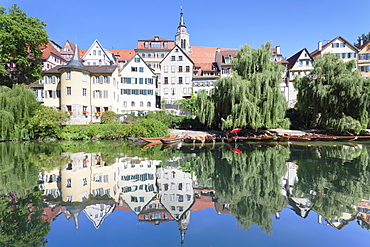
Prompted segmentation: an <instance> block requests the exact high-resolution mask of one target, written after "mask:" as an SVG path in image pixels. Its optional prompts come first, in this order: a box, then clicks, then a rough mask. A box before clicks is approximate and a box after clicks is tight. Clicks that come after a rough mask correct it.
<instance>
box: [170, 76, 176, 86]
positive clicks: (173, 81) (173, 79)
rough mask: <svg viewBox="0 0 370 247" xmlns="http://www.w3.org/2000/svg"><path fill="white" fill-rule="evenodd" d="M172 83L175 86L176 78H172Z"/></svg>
mask: <svg viewBox="0 0 370 247" xmlns="http://www.w3.org/2000/svg"><path fill="white" fill-rule="evenodd" d="M171 83H172V84H175V83H176V77H174V76H172V77H171Z"/></svg>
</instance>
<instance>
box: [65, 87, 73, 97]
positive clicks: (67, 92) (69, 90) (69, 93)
mask: <svg viewBox="0 0 370 247" xmlns="http://www.w3.org/2000/svg"><path fill="white" fill-rule="evenodd" d="M66 95H72V88H71V87H66Z"/></svg>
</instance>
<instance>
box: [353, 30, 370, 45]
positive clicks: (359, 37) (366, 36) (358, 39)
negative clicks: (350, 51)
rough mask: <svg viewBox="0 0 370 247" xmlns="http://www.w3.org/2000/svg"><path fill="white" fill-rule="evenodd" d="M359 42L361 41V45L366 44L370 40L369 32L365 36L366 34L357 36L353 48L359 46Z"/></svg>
mask: <svg viewBox="0 0 370 247" xmlns="http://www.w3.org/2000/svg"><path fill="white" fill-rule="evenodd" d="M360 40H362V41H363V44H365V43H366V42H368V41H369V40H370V31H369V32H368V33H367V34H366V33H363V34H361V35H360V36H358V38H357V43H355V44H354V45H355V46H359V44H360Z"/></svg>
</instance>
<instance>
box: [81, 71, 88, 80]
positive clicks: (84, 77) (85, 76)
mask: <svg viewBox="0 0 370 247" xmlns="http://www.w3.org/2000/svg"><path fill="white" fill-rule="evenodd" d="M82 81H87V74H86V73H82Z"/></svg>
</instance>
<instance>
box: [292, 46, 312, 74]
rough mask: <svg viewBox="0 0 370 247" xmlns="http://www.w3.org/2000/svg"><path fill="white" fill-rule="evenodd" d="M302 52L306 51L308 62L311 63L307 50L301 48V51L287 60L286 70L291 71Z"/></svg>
mask: <svg viewBox="0 0 370 247" xmlns="http://www.w3.org/2000/svg"><path fill="white" fill-rule="evenodd" d="M303 51H306V53H307V54H308V56H309V58H310V60H312V61H313V58H312V57H311V55H310V53H309V52H308V50H307V49H306V48H303V49H302V50H300V51H299V52H297V53H296V54H294V55H293V56H291V57H290V58H288V59H287V60H288V69H291V68H292V67H293V66H294V64H295V63H296V62H297V60H298V58H299V57H300V56H301V54H302V53H303Z"/></svg>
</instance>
